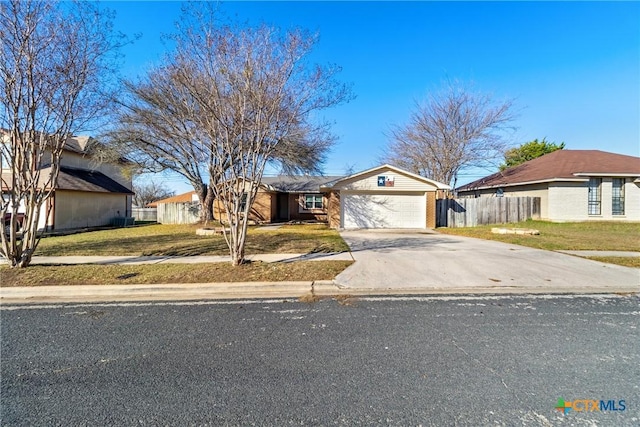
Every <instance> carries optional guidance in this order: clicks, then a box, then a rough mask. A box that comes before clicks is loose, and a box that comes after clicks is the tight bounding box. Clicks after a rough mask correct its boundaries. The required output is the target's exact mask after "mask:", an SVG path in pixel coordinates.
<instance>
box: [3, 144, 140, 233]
mask: <svg viewBox="0 0 640 427" xmlns="http://www.w3.org/2000/svg"><path fill="white" fill-rule="evenodd" d="M90 142H91V138H90V137H86V136H79V137H72V138H69V139H68V140H67V142H66V143H65V145H64V149H63V152H62V156H61V158H60V173H59V175H58V183H57V185H56V187H55V189H54V192H53V194H52V196H51V198H50V199H49V200H48V201H47V203H48V206H49V211H50V212H49V216H48V217H47V216H46V210H45V209H44V208H45V207H44V206H43V209H42V212H41V217H40V219H39V221H38V229H41V230H49V231H50V230H66V229H74V228H84V227H97V226H103V225H109V224H112V223H113V222H114V220H115V219H116V218H125V217H130V216H131V201H132V195H133V192H132V191H131V188H132V187H131V178H129V177H127V175H126V174H124V173H123V172H124V166H125V165H124V160H122V163H119V164H109V163H96V164H94V162H93V161H92V160H93V159H92V156H91V153H90V150H89V148H90V144H89V143H90ZM40 168H41V170H42V172H41V173H42V176H43V178H44V177H48V176H49V174H50V173H51V156H50V154H49V155H45V156H43V160H42V162H41V165H40ZM5 171H6V169H3V177H2V178H3V183H10V182H11V180H10V174H8V173H6V172H5ZM2 190H3V192H5V191H6V192H10V191H11V189H10V188H3V189H2Z"/></svg>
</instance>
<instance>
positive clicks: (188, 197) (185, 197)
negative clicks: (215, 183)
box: [146, 191, 197, 208]
mask: <svg viewBox="0 0 640 427" xmlns="http://www.w3.org/2000/svg"><path fill="white" fill-rule="evenodd" d="M194 196H196V192H195V191H188V192H186V193H182V194H178V195H175V196H171V197H167V198H166V199H161V200H156V201H155V202H151V203H149V204H147V206H146V207H148V208H157V207H158V203H186V202H192V201H193V199H194ZM195 198H196V200H197V196H196V197H195Z"/></svg>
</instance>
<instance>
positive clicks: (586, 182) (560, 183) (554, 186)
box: [457, 150, 640, 222]
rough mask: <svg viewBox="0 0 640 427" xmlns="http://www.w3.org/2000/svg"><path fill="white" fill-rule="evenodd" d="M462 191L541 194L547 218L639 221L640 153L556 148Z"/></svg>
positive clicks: (543, 215) (473, 194)
mask: <svg viewBox="0 0 640 427" xmlns="http://www.w3.org/2000/svg"><path fill="white" fill-rule="evenodd" d="M457 192H458V195H459V196H461V197H517V196H530V197H540V205H541V206H540V207H541V219H544V220H549V221H557V222H563V221H591V220H594V221H610V220H614V221H640V157H634V156H625V155H622V154H615V153H608V152H605V151H599V150H558V151H554V152H552V153H549V154H545V155H544V156H541V157H538V158H537V159H533V160H530V161H528V162H525V163H523V164H521V165H518V166H515V167H512V168H509V169H506V170H504V171H502V172H497V173H494V174H492V175H489V176H486V177H484V178H481V179H479V180H477V181H474V182H471V183H469V184H467V185H464V186H462V187H459V188H458V189H457Z"/></svg>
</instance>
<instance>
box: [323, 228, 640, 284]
mask: <svg viewBox="0 0 640 427" xmlns="http://www.w3.org/2000/svg"><path fill="white" fill-rule="evenodd" d="M340 234H341V236H342V238H343V239H344V240H345V242H347V244H348V245H349V247H350V248H351V253H352V256H353V258H354V259H355V261H356V262H355V263H354V264H353V265H352V266H350V267H349V268H347V269H346V270H345V271H343V272H342V273H340V274H339V275H338V276H337V277H336V280H335V281H336V283H337V284H338V285H340V286H344V287H351V288H366V289H402V288H404V289H434V290H443V289H451V290H456V289H463V288H473V287H482V288H487V287H495V288H512V287H513V288H518V287H540V288H548V289H550V290H554V291H556V292H557V291H561V290H562V288H565V287H566V288H575V287H585V288H589V287H603V286H605V287H606V286H623V287H631V288H632V289H638V290H640V270H638V269H634V268H629V267H622V266H618V265H613V264H605V263H601V262H596V261H591V260H587V259H583V258H578V257H575V256H572V255H567V254H562V253H558V252H552V251H545V250H540V249H532V248H527V247H524V246H517V245H511V244H506V243H500V242H493V241H487V240H480V239H474V238H468V237H459V236H450V235H444V234H439V233H435V232H422V233H420V232H415V231H413V232H402V231H400V230H398V231H384V232H383V231H374V230H358V231H343V232H341V233H340Z"/></svg>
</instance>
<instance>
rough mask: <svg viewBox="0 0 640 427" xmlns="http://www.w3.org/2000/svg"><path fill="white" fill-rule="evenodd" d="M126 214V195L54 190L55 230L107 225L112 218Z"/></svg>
mask: <svg viewBox="0 0 640 427" xmlns="http://www.w3.org/2000/svg"><path fill="white" fill-rule="evenodd" d="M126 215H127V196H126V195H124V194H112V193H89V192H83V191H62V190H58V191H56V196H55V210H54V227H55V229H56V230H64V229H71V228H84V227H97V226H102V225H109V224H110V223H111V220H112V218H115V217H124V216H126Z"/></svg>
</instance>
